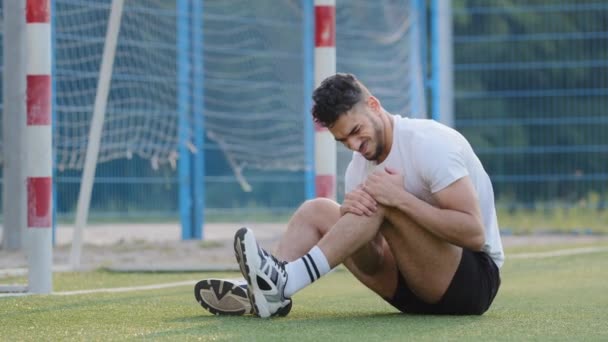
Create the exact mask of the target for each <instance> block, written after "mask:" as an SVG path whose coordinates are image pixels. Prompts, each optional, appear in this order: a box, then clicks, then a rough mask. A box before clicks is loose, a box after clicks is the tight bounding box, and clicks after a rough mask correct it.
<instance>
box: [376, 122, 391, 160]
mask: <svg viewBox="0 0 608 342" xmlns="http://www.w3.org/2000/svg"><path fill="white" fill-rule="evenodd" d="M381 119H382V124H383V133H384V134H383V135H384V152H383V153H382V154H381V155H380V157H379V158H378V160H377V161H376V162H377V163H378V164H380V163H382V162H383V161H385V160H386V158H387V157H388V155H389V154H390V153H391V148H392V147H393V126H394V125H395V122H394V118H393V115H392V114H391V113H389V112H387V111H384V113H383V115H382V116H381Z"/></svg>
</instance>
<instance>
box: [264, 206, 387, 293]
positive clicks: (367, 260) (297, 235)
mask: <svg viewBox="0 0 608 342" xmlns="http://www.w3.org/2000/svg"><path fill="white" fill-rule="evenodd" d="M380 222H382V213H379V214H378V215H377V216H376V217H364V216H356V215H350V214H347V215H345V216H344V217H340V206H339V204H338V203H336V202H334V201H332V200H329V199H325V198H318V199H314V200H310V201H306V202H305V203H304V204H303V205H302V206H300V208H298V210H297V211H296V212H295V213H294V215H293V216H292V218H291V220H290V221H289V223H288V225H287V230H286V232H285V233H284V235H283V236H282V238H281V240H280V242H279V245H278V248H277V250H276V255H277V257H279V258H280V259H282V260H286V261H293V260H296V259H298V258H300V257H301V256H303V255H305V254H306V253H307V252H308V251H309V250H310V249H311V248H312V247H313V246H315V245H317V244H319V242H320V241H321V240H322V239H323V238H324V237H325V236H326V235H327V234H328V232H330V231H333V230H334V229H336V228H337V229H338V230H339V231H340V232H336V233H333V234H332V237H331V239H335V240H339V241H341V240H344V238H347V239H348V238H349V237H352V236H353V235H357V234H358V233H356V230H357V228H353V227H355V226H357V227H361V228H363V229H362V230H364V231H365V236H364V237H361V238H360V239H361V241H362V242H357V243H354V244H353V243H350V242H348V244H349V246H348V247H349V248H348V249H347V250H346V251H344V250H343V251H335V250H333V247H332V246H329V245H330V244H331V243H328V241H326V242H325V243H326V245H325V247H321V246H320V247H321V249H322V250H323V252H324V253H333V255H335V254H337V253H345V254H348V253H350V254H348V255H346V257H345V259H344V260H343V263H344V265H345V266H346V268H347V269H348V270H349V271H350V272H351V273H352V274H353V275H354V276H355V277H356V278H357V279H358V280H359V281H360V282H362V283H363V284H364V285H366V286H367V287H368V288H370V289H371V290H372V291H374V292H376V293H377V294H378V295H380V296H382V297H384V298H390V297H392V296H393V294H394V292H395V289H396V288H397V276H398V271H397V266H396V263H395V260H394V258H393V256H392V253H391V251H390V249H389V246H388V244H387V243H386V241H385V240H384V238H383V237H382V236H381V235H380V234H379V233H378V227H379V226H380ZM368 226H369V229H367V228H366V227H368ZM351 228H352V229H351ZM361 228H359V229H361ZM339 245H342V242H340V243H339ZM323 248H325V249H327V251H326V250H324V249H323ZM326 257H327V255H326ZM332 258H335V256H334V257H332ZM328 260H329V258H328ZM339 263H340V262H335V263H331V262H330V264H331V266H332V267H335V266H336V265H338V264H339Z"/></svg>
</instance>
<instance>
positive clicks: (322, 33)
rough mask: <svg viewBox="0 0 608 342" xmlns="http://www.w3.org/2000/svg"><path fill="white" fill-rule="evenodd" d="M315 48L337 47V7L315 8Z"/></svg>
mask: <svg viewBox="0 0 608 342" xmlns="http://www.w3.org/2000/svg"><path fill="white" fill-rule="evenodd" d="M315 46H316V47H335V46H336V7H334V6H316V7H315Z"/></svg>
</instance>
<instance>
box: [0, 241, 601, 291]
mask: <svg viewBox="0 0 608 342" xmlns="http://www.w3.org/2000/svg"><path fill="white" fill-rule="evenodd" d="M607 251H608V247H582V248H570V249H559V250H555V251H549V252H536V253H517V254H510V255H507V258H508V259H541V258H553V257H560V256H568V255H579V254H590V253H599V252H607ZM197 281H198V280H185V281H179V282H173V283H163V284H153V285H143V286H131V287H111V288H102V289H90V290H77V291H62V292H53V293H52V294H51V295H55V296H73V295H83V294H92V293H119V292H131V291H147V290H160V289H167V288H172V287H179V286H187V285H194V284H195V283H196V282H197ZM27 295H31V293H0V298H1V297H19V296H27Z"/></svg>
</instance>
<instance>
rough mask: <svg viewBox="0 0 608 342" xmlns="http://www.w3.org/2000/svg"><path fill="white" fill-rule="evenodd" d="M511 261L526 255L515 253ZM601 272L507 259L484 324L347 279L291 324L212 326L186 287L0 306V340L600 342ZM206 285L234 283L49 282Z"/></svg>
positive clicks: (607, 270) (599, 260) (299, 305)
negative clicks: (401, 309)
mask: <svg viewBox="0 0 608 342" xmlns="http://www.w3.org/2000/svg"><path fill="white" fill-rule="evenodd" d="M560 247H561V248H564V247H567V246H560ZM571 247H572V246H571ZM576 247H580V246H576ZM603 247H608V246H607V245H606V244H604V245H603ZM544 250H545V251H547V249H546V248H545V249H544ZM528 251H529V250H528ZM517 252H518V253H519V252H526V250H525V249H523V248H521V247H519V248H518V249H517ZM607 266H608V251H606V250H604V251H601V252H595V253H590V254H581V255H574V256H562V257H552V258H543V259H512V260H510V261H507V263H506V264H505V266H504V267H503V269H502V279H503V284H502V287H501V290H500V292H499V294H498V296H497V298H496V300H495V302H494V305H493V306H492V308H491V309H490V310H489V311H488V312H487V313H486V314H485V315H483V316H465V317H439V316H412V315H402V314H398V313H397V312H396V310H394V309H392V308H391V307H390V306H389V305H388V304H386V303H385V302H384V301H382V300H381V299H379V298H378V297H376V296H375V295H374V294H372V293H371V292H370V291H369V290H367V289H366V288H365V287H363V286H362V285H360V284H359V283H357V281H356V280H355V279H354V278H353V277H352V276H351V275H350V274H349V273H348V272H346V271H338V272H334V273H332V274H330V275H328V276H327V277H326V278H324V279H322V280H320V281H319V282H317V283H315V284H314V285H313V286H311V287H310V288H307V289H305V290H303V291H302V292H300V293H298V294H297V295H296V296H295V298H294V308H293V310H292V312H291V314H290V315H289V316H288V317H285V318H275V319H271V320H262V319H259V318H255V317H252V316H245V317H216V316H212V315H210V314H208V313H207V312H206V311H204V310H203V309H202V308H201V307H200V306H199V305H198V303H196V302H195V300H194V296H193V289H192V286H180V287H174V288H168V289H164V290H148V291H134V292H124V293H96V294H86V295H73V296H59V295H52V296H27V297H10V298H0V327H1V329H0V340H1V341H21V340H27V341H38V340H49V341H57V340H87V341H91V340H103V341H106V340H125V339H159V340H173V341H182V340H201V341H234V340H246V341H251V340H258V341H270V340H275V341H281V340H286V341H291V340H296V341H326V340H330V339H331V340H333V341H353V340H354V341H404V340H416V341H419V340H429V341H436V340H484V341H485V340H508V341H519V340H564V341H572V340H577V341H578V340H598V341H600V340H603V341H606V340H608V323H607V322H608V319H607V317H608V267H607ZM208 276H228V277H235V276H236V274H217V273H215V274H214V273H208V274H201V273H180V274H167V273H165V274H122V273H121V274H114V273H109V272H102V271H98V272H91V273H81V274H76V273H60V274H56V275H55V278H54V281H55V291H70V290H78V289H94V288H107V287H121V286H137V285H146V284H159V283H169V282H176V281H183V280H190V279H199V278H204V277H208ZM11 280H16V279H11ZM7 281H9V280H7V279H3V280H2V281H1V282H2V283H6V282H7Z"/></svg>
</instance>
